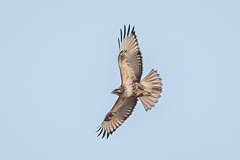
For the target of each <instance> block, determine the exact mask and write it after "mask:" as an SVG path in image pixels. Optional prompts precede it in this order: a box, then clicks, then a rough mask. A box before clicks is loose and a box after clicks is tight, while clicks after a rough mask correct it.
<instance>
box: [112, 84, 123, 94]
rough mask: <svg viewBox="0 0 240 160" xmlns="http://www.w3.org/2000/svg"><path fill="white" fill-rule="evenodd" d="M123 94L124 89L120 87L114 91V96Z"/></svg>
mask: <svg viewBox="0 0 240 160" xmlns="http://www.w3.org/2000/svg"><path fill="white" fill-rule="evenodd" d="M122 93H123V88H122V87H121V86H120V87H118V88H116V89H114V90H113V91H112V94H116V95H120V94H122Z"/></svg>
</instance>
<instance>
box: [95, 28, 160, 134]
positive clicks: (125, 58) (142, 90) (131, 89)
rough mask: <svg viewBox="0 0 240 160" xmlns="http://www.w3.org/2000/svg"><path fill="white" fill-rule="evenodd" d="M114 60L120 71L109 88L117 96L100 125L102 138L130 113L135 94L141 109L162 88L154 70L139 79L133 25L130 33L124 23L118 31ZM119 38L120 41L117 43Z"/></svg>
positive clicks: (148, 106)
mask: <svg viewBox="0 0 240 160" xmlns="http://www.w3.org/2000/svg"><path fill="white" fill-rule="evenodd" d="M120 34H121V36H120V38H121V40H120V39H118V42H119V56H118V64H119V69H120V73H121V80H122V83H121V85H120V86H119V87H118V88H117V89H115V90H113V91H112V93H114V94H116V95H118V96H119V97H118V100H117V101H116V103H115V104H114V106H113V108H112V109H111V110H110V111H109V112H108V114H107V115H106V116H105V119H104V121H103V122H102V124H101V125H100V127H99V129H98V131H100V133H99V135H100V134H101V133H102V132H103V136H102V138H103V137H104V136H105V134H106V133H107V138H108V136H109V135H110V134H112V133H113V132H114V131H115V130H116V129H117V128H118V127H119V126H120V125H122V123H124V121H125V120H126V119H127V118H128V117H129V116H130V115H131V113H132V111H133V109H134V107H135V105H136V103H137V101H138V98H139V99H140V101H141V102H142V104H143V106H144V108H145V110H146V111H147V110H150V109H151V108H152V107H153V106H154V105H155V103H157V101H158V98H159V97H160V93H161V92H162V83H161V78H160V77H159V74H158V73H157V71H156V70H153V69H152V70H151V71H150V72H149V74H148V75H147V76H146V77H145V78H144V79H142V80H141V76H142V56H141V52H140V49H139V46H138V42H137V38H136V35H135V31H134V27H133V29H132V31H131V33H130V25H129V27H128V30H126V27H125V26H124V35H122V30H121V32H120ZM120 42H121V43H120Z"/></svg>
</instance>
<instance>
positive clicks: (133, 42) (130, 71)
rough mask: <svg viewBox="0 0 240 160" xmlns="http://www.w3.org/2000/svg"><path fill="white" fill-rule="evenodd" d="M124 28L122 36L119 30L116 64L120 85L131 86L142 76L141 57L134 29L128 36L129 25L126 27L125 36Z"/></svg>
mask: <svg viewBox="0 0 240 160" xmlns="http://www.w3.org/2000/svg"><path fill="white" fill-rule="evenodd" d="M126 30H127V29H126V26H125V25H124V35H122V30H120V40H121V41H120V40H119V41H120V42H119V43H120V44H119V56H118V64H119V68H120V73H121V79H122V84H127V85H128V84H132V83H134V82H139V81H140V79H141V76H142V56H141V52H140V49H139V45H138V41H137V36H136V35H135V31H134V27H133V28H132V31H131V33H130V35H129V31H130V25H129V27H128V31H127V36H126V37H125V34H126Z"/></svg>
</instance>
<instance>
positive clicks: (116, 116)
mask: <svg viewBox="0 0 240 160" xmlns="http://www.w3.org/2000/svg"><path fill="white" fill-rule="evenodd" d="M136 104H137V98H136V97H130V98H122V97H119V98H118V100H117V101H116V103H115V104H114V106H113V108H112V109H111V110H110V111H109V112H108V113H107V115H106V116H105V118H104V121H103V122H102V124H101V125H100V126H99V129H98V130H97V132H99V134H98V136H100V135H101V134H102V133H103V135H102V138H104V136H105V134H106V133H107V138H108V136H109V134H112V133H113V132H114V131H115V130H116V129H117V128H118V127H119V126H121V125H122V124H123V123H124V121H125V120H126V119H127V118H128V117H129V116H130V115H131V114H132V111H133V109H134V107H135V106H136Z"/></svg>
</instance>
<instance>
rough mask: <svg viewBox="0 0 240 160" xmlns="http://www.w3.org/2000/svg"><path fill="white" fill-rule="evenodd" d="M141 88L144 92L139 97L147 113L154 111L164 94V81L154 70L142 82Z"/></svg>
mask: <svg viewBox="0 0 240 160" xmlns="http://www.w3.org/2000/svg"><path fill="white" fill-rule="evenodd" d="M140 87H141V88H142V89H143V90H144V91H143V94H142V96H140V97H139V99H140V101H141V102H142V104H143V106H144V108H145V110H146V111H148V110H150V109H152V107H154V105H155V104H156V103H157V102H158V98H159V97H160V96H161V95H160V94H161V92H162V79H161V78H160V75H159V74H158V73H157V71H156V70H154V69H152V70H151V71H150V72H149V73H148V75H147V76H146V77H145V78H144V79H143V80H142V81H141V82H140Z"/></svg>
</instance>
